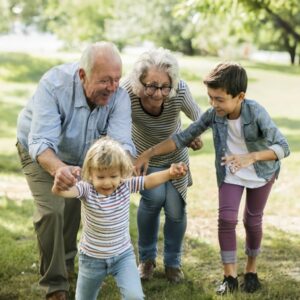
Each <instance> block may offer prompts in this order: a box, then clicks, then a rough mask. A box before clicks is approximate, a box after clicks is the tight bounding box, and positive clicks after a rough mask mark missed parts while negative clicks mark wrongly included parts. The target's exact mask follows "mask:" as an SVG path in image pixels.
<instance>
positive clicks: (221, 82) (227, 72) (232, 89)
mask: <svg viewBox="0 0 300 300" xmlns="http://www.w3.org/2000/svg"><path fill="white" fill-rule="evenodd" d="M203 83H204V84H205V85H206V86H207V87H209V88H212V89H219V88H221V89H224V90H225V91H226V92H227V94H230V95H231V96H232V97H236V96H237V95H238V94H239V93H240V92H244V93H246V90H247V83H248V77H247V73H246V70H245V69H244V68H243V67H242V66H241V65H240V64H237V63H233V62H225V63H220V64H218V65H217V66H216V67H215V68H214V69H213V70H212V71H211V72H210V73H209V74H208V75H207V76H206V77H205V78H204V80H203Z"/></svg>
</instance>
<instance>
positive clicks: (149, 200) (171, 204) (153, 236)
mask: <svg viewBox="0 0 300 300" xmlns="http://www.w3.org/2000/svg"><path fill="white" fill-rule="evenodd" d="M163 169H165V168H153V167H151V168H149V169H148V174H149V173H152V172H157V171H160V170H163ZM141 195H142V198H141V201H140V205H139V209H138V219H137V220H138V232H139V240H138V245H139V260H140V261H145V260H147V259H155V258H156V256H157V239H158V232H159V224H160V212H161V209H162V208H164V212H165V224H164V264H165V266H168V267H179V266H180V264H181V253H182V243H183V238H184V234H185V231H186V224H187V221H186V211H185V202H184V201H183V199H182V197H181V196H180V194H179V192H178V191H177V190H176V189H175V188H174V186H173V185H172V183H171V182H167V183H164V184H161V185H160V186H158V187H156V188H154V189H149V190H144V191H142V192H141Z"/></svg>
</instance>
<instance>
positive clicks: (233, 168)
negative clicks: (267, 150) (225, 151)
mask: <svg viewBox="0 0 300 300" xmlns="http://www.w3.org/2000/svg"><path fill="white" fill-rule="evenodd" d="M254 162H255V159H254V156H253V155H252V154H251V153H247V154H234V155H229V156H224V157H222V162H221V166H224V165H228V166H229V170H230V172H231V173H232V174H234V173H236V172H237V171H238V170H240V169H241V168H246V167H248V166H250V165H252V164H253V163H254Z"/></svg>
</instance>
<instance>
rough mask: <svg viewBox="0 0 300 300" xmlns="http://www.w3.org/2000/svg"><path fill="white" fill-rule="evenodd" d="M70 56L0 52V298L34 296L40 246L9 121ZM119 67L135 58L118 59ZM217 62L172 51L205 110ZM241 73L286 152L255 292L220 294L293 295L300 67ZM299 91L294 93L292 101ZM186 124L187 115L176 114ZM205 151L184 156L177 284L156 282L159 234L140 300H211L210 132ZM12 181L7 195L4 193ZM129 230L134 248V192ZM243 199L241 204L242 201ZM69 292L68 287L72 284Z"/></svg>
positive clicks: (109, 293) (297, 264)
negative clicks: (186, 182) (186, 173)
mask: <svg viewBox="0 0 300 300" xmlns="http://www.w3.org/2000/svg"><path fill="white" fill-rule="evenodd" d="M68 59H69V58H65V57H64V59H62V58H56V57H53V58H52V57H51V58H45V57H32V56H30V55H28V54H17V53H1V58H0V91H1V93H0V244H1V248H2V249H1V250H2V251H1V256H0V299H6V300H10V299H22V300H27V299H28V300H29V299H42V297H43V296H42V295H43V292H42V291H41V290H40V289H39V287H38V285H37V281H38V268H39V265H38V250H37V246H36V237H35V234H34V230H33V225H32V219H31V216H32V213H33V201H32V199H31V196H30V195H29V194H28V192H27V190H26V184H25V180H24V177H23V176H22V173H21V171H20V166H19V162H18V158H17V155H16V151H15V147H14V144H15V139H16V138H15V131H16V119H17V115H18V113H19V111H20V110H21V108H22V107H23V106H24V105H25V103H26V101H27V98H28V97H30V95H31V94H32V93H33V91H34V89H35V87H36V83H37V81H38V79H39V78H40V76H41V75H42V74H43V73H44V72H45V71H46V70H47V69H48V68H49V67H50V66H52V65H54V64H57V63H60V62H62V61H68ZM123 60H124V73H127V72H128V70H129V69H130V66H131V64H132V61H133V58H132V57H129V56H127V55H124V56H123ZM217 61H218V60H217V59H216V58H200V57H194V58H190V57H182V56H180V57H179V62H180V66H181V73H182V78H183V79H185V80H186V81H187V82H188V83H189V86H190V88H191V91H192V93H193V95H194V97H195V99H196V100H197V102H198V103H199V104H200V105H201V107H202V108H203V109H206V108H207V107H208V103H207V97H206V93H205V87H204V86H203V84H202V83H201V81H202V78H203V77H204V76H205V74H206V73H207V72H208V71H209V70H210V69H211V68H212V67H213V66H214V65H215V64H216V62H217ZM242 63H243V65H244V66H245V67H246V68H247V71H248V75H249V88H248V93H247V94H248V97H249V98H252V99H256V100H258V101H259V102H261V103H262V104H263V105H264V106H265V107H266V109H267V110H268V111H269V113H270V114H271V116H272V117H273V119H274V121H275V122H276V124H277V125H278V126H279V127H280V129H281V130H282V132H283V133H284V134H285V135H286V136H287V138H288V140H289V143H290V146H291V150H292V154H291V155H290V157H288V158H287V159H285V160H284V161H283V162H282V171H281V174H280V177H279V180H278V181H277V182H276V183H275V185H274V188H273V191H272V194H271V196H270V198H269V201H268V204H267V207H266V210H265V226H264V239H263V244H262V248H263V249H262V250H263V251H262V253H261V256H260V259H259V275H260V277H261V280H262V284H263V288H262V289H261V291H260V292H258V293H255V294H254V295H245V294H243V293H241V292H238V293H237V294H236V295H235V296H229V297H226V299H257V300H258V299H272V300H273V299H278V300H279V299H280V300H281V299H291V300H292V299H293V300H294V299H300V296H299V295H300V259H299V257H300V246H299V245H300V229H299V228H300V202H299V199H300V190H299V189H298V184H299V174H300V142H299V140H300V139H299V136H300V106H299V103H298V102H299V99H298V98H299V94H300V88H299V82H300V68H299V67H290V66H281V65H267V64H261V63H253V62H248V61H243V62H242ZM297 97H298V98H297ZM183 120H184V126H186V125H187V124H189V120H188V119H187V118H186V117H184V116H183ZM203 140H204V142H205V146H204V149H203V150H201V151H197V152H191V171H192V174H193V178H194V185H193V186H192V187H191V188H190V189H189V192H188V208H187V209H188V229H187V235H186V239H185V244H184V255H183V270H184V273H185V277H186V278H185V280H184V282H183V283H182V284H179V285H176V286H174V285H170V284H168V283H167V281H166V280H165V278H164V273H163V265H162V258H161V253H162V234H161V235H160V240H159V253H160V255H159V257H158V266H157V268H156V271H155V274H154V275H155V276H154V279H153V280H152V281H151V282H149V283H145V284H144V292H145V294H146V296H147V297H146V298H147V299H151V300H154V299H157V300H158V299H159V300H160V299H173V300H174V299H186V300H187V299H218V298H219V297H217V296H216V295H215V292H214V290H215V287H216V285H217V283H218V282H219V281H220V280H221V278H222V269H221V263H220V258H219V248H218V243H217V219H216V217H217V189H216V180H215V171H214V162H213V161H214V154H213V147H212V141H211V133H210V132H207V133H206V134H205V135H204V137H203ZM8 183H10V184H11V187H12V188H11V190H12V191H11V193H7V192H3V191H4V189H5V188H6V191H7V184H8ZM132 200H133V201H132V206H131V234H132V239H133V244H134V245H135V247H136V241H137V230H136V210H137V206H138V201H139V200H138V196H137V195H135V196H133V197H132ZM242 205H243V203H242ZM239 220H240V222H239V223H240V224H239V226H238V236H239V240H238V243H239V251H238V259H239V274H240V278H241V277H242V276H241V274H242V272H243V263H244V262H245V256H244V253H243V244H244V232H243V228H242V225H241V220H242V216H240V218H239ZM73 289H74V283H73ZM100 298H101V299H107V300H108V299H109V300H114V299H119V292H118V290H117V288H116V285H115V283H114V282H113V280H112V278H108V280H107V281H106V282H105V284H104V285H103V287H102V295H101V297H99V299H100Z"/></svg>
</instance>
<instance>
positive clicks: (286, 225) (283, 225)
mask: <svg viewBox="0 0 300 300" xmlns="http://www.w3.org/2000/svg"><path fill="white" fill-rule="evenodd" d="M0 197H6V198H8V199H11V200H17V201H23V200H28V199H32V196H31V193H30V190H29V188H28V186H27V183H26V180H25V178H22V177H19V178H15V177H0ZM240 223H241V222H240ZM264 223H265V225H266V226H268V225H269V226H275V227H277V228H278V229H281V230H284V231H287V232H294V233H299V232H300V216H299V217H291V216H289V217H288V218H282V216H272V215H265V216H264ZM238 230H239V231H241V234H242V232H243V228H242V224H239V226H238ZM216 232H217V222H216V220H215V219H214V218H201V217H196V218H189V221H188V229H187V233H188V234H189V235H191V236H193V237H197V238H200V239H204V240H206V239H207V240H210V241H211V242H213V241H214V240H215V239H216Z"/></svg>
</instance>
